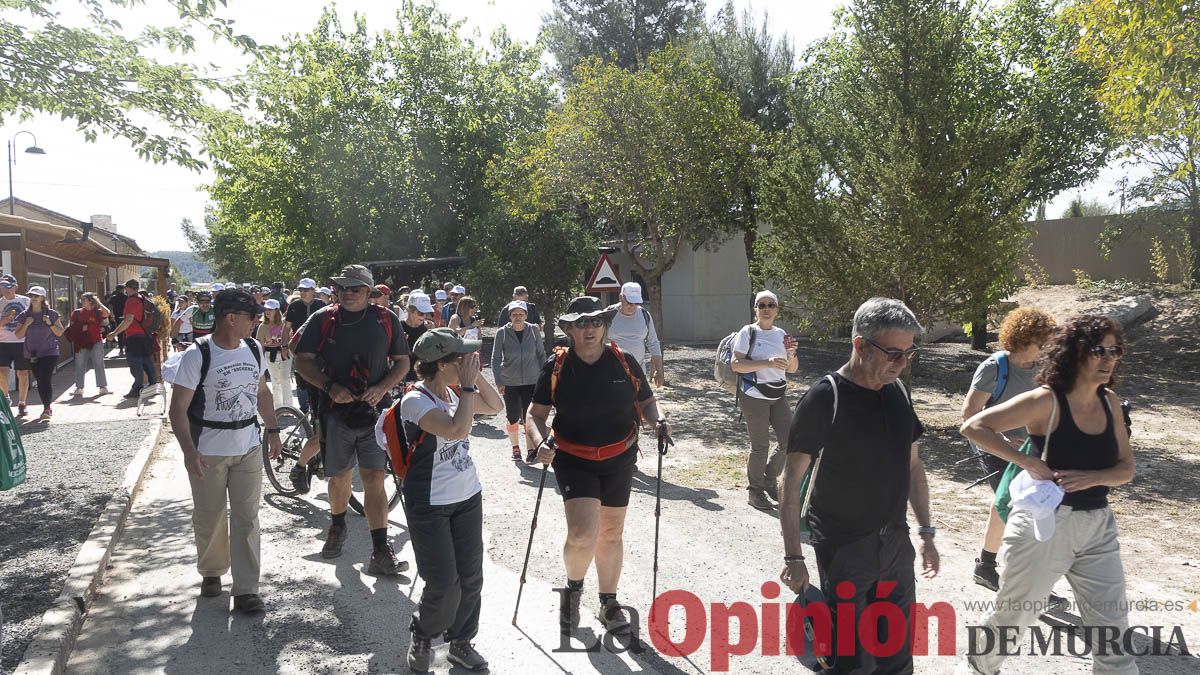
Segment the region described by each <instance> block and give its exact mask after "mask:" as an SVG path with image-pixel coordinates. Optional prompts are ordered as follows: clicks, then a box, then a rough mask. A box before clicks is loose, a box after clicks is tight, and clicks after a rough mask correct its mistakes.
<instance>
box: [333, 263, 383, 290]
mask: <svg viewBox="0 0 1200 675" xmlns="http://www.w3.org/2000/svg"><path fill="white" fill-rule="evenodd" d="M329 280H330V281H332V282H333V283H334V284H336V285H338V286H341V287H342V288H354V287H355V286H374V285H375V277H374V276H372V275H371V270H369V269H367V268H366V267H363V266H362V265H346V266H345V267H343V268H342V272H341V274H339V275H338V276H336V277H330V278H329Z"/></svg>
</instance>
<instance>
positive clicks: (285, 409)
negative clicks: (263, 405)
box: [262, 406, 402, 516]
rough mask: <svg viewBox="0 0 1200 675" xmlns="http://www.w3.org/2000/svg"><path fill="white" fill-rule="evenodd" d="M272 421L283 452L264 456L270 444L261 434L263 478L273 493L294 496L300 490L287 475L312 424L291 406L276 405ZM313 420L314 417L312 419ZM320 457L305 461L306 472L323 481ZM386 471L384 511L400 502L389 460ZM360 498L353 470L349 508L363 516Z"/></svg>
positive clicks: (362, 498)
mask: <svg viewBox="0 0 1200 675" xmlns="http://www.w3.org/2000/svg"><path fill="white" fill-rule="evenodd" d="M275 420H276V422H277V424H278V426H279V436H280V441H281V442H282V445H283V451H282V452H281V453H280V454H279V457H277V458H276V459H271V458H270V457H268V454H269V453H270V445H269V444H268V443H267V440H266V437H265V435H264V437H263V440H262V458H263V469H264V473H265V474H266V477H267V481H268V482H270V484H271V487H272V488H274V489H275V491H276V492H278V493H279V494H281V495H283V496H285V497H296V496H298V495H299V494H300V491H299V490H298V489H296V486H295V485H293V484H292V482H291V478H290V474H291V472H292V469H293V468H294V467H295V466H296V465H297V464H299V460H300V453H301V452H302V451H303V450H304V445H305V444H306V443H307V442H308V440H309V439H310V438H312V437H313V433H314V431H313V425H312V423H311V422H310V421H309V419H308V418H307V417H305V415H304V413H302V412H300V411H299V410H297V409H296V408H293V407H291V406H281V407H279V408H276V409H275ZM313 421H316V420H315V419H314V420H313ZM321 460H322V453H320V452H318V453H317V455H316V456H315V457H313V458H312V459H311V460H310V461H309V474H310V475H313V476H316V477H317V478H320V479H322V480H325V468H324V466H323V464H322V462H321ZM387 473H388V476H389V477H390V478H391V480H387V481H384V490H385V492H386V494H387V504H388V511H391V510H392V509H394V508H396V505H397V504H399V503H401V501H402V496H401V493H400V479H399V477H397V476H396V474H395V472H394V471H392V464H391V461H390V460H389V461H388V463H387ZM364 501H365V496H364V494H363V485H362V479H361V478H359V476H358V473H357V472H355V473H354V476H353V478H352V480H351V482H350V509H351V510H352V511H354V512H355V513H357V514H358V515H360V516H361V515H363V514H364V509H363V502H364Z"/></svg>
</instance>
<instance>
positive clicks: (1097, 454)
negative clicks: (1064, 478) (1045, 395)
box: [1029, 391, 1119, 511]
mask: <svg viewBox="0 0 1200 675" xmlns="http://www.w3.org/2000/svg"><path fill="white" fill-rule="evenodd" d="M1054 395H1055V397H1057V398H1058V427H1057V428H1055V429H1054V432H1053V433H1052V434H1051V436H1050V454H1049V456H1047V457H1046V464H1047V465H1048V466H1049V467H1050V468H1051V469H1078V470H1086V471H1096V470H1099V469H1109V468H1112V467H1113V466H1115V465H1116V463H1117V459H1118V457H1119V452H1118V450H1117V437H1116V434H1114V433H1113V416H1112V410H1110V409H1109V406H1108V401H1107V400H1105V399H1104V394H1103V393H1100V394H1099V396H1100V405H1101V406H1103V407H1104V418H1105V420H1106V422H1105V425H1104V431H1101V432H1100V433H1098V434H1085V433H1084V432H1082V431H1080V430H1079V427H1078V426H1077V425H1076V424H1075V418H1074V417H1072V416H1071V406H1069V405H1067V396H1066V394H1063V393H1062V392H1058V391H1055V392H1054ZM1029 438H1030V439H1032V440H1033V445H1034V447H1036V448H1037V449H1038V450H1039V454H1040V451H1042V450H1043V449H1044V448H1045V444H1046V437H1045V436H1033V435H1031V436H1030V437H1029ZM1062 503H1063V506H1070V507H1071V508H1073V509H1075V510H1077V511H1090V510H1093V509H1102V508H1104V507H1106V506H1108V486H1107V485H1098V486H1096V487H1090V488H1088V489H1086V490H1081V491H1079V492H1068V493H1066V495H1065V496H1063V500H1062Z"/></svg>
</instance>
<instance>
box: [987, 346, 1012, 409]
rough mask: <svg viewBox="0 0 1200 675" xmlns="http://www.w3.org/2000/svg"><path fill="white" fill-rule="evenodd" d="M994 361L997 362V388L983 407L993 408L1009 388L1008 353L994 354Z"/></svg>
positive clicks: (999, 352)
mask: <svg viewBox="0 0 1200 675" xmlns="http://www.w3.org/2000/svg"><path fill="white" fill-rule="evenodd" d="M992 359H993V360H994V361H995V362H996V388H995V389H994V390H993V391H992V395H991V397H989V398H988V401H987V403H986V404H985V405H984V406H983V407H985V408H988V407H991V406H993V405H995V404H996V403H998V402H999V401H1000V397H1001V396H1004V390H1005V389H1007V388H1008V352H1006V351H1003V350H1001V351H998V352H996V353H995V354H992Z"/></svg>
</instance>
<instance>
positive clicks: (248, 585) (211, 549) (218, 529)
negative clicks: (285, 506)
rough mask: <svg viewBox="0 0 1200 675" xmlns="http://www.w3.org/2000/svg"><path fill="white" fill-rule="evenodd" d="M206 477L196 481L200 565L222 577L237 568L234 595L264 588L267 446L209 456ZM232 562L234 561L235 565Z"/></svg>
mask: <svg viewBox="0 0 1200 675" xmlns="http://www.w3.org/2000/svg"><path fill="white" fill-rule="evenodd" d="M204 461H205V462H207V463H208V469H206V470H205V471H204V478H196V477H195V476H191V475H189V476H188V478H189V480H190V481H191V483H192V506H193V509H192V527H193V528H194V529H195V531H196V557H197V561H196V569H197V570H199V572H200V576H204V577H219V576H222V575H224V574H225V573H227V572H229V571H230V570H231V569H232V570H233V586H232V587H230V589H229V592H230V594H231V595H235V596H237V595H245V594H247V593H257V592H258V575H259V539H258V506H259V504H260V503H261V501H262V479H263V476H262V472H263V465H262V450H261V449H260V448H258V447H255V448H253V449H251V450H250V451H249V452H247V453H246V454H244V455H241V456H235V457H221V456H216V455H204ZM231 562H232V566H231Z"/></svg>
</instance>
